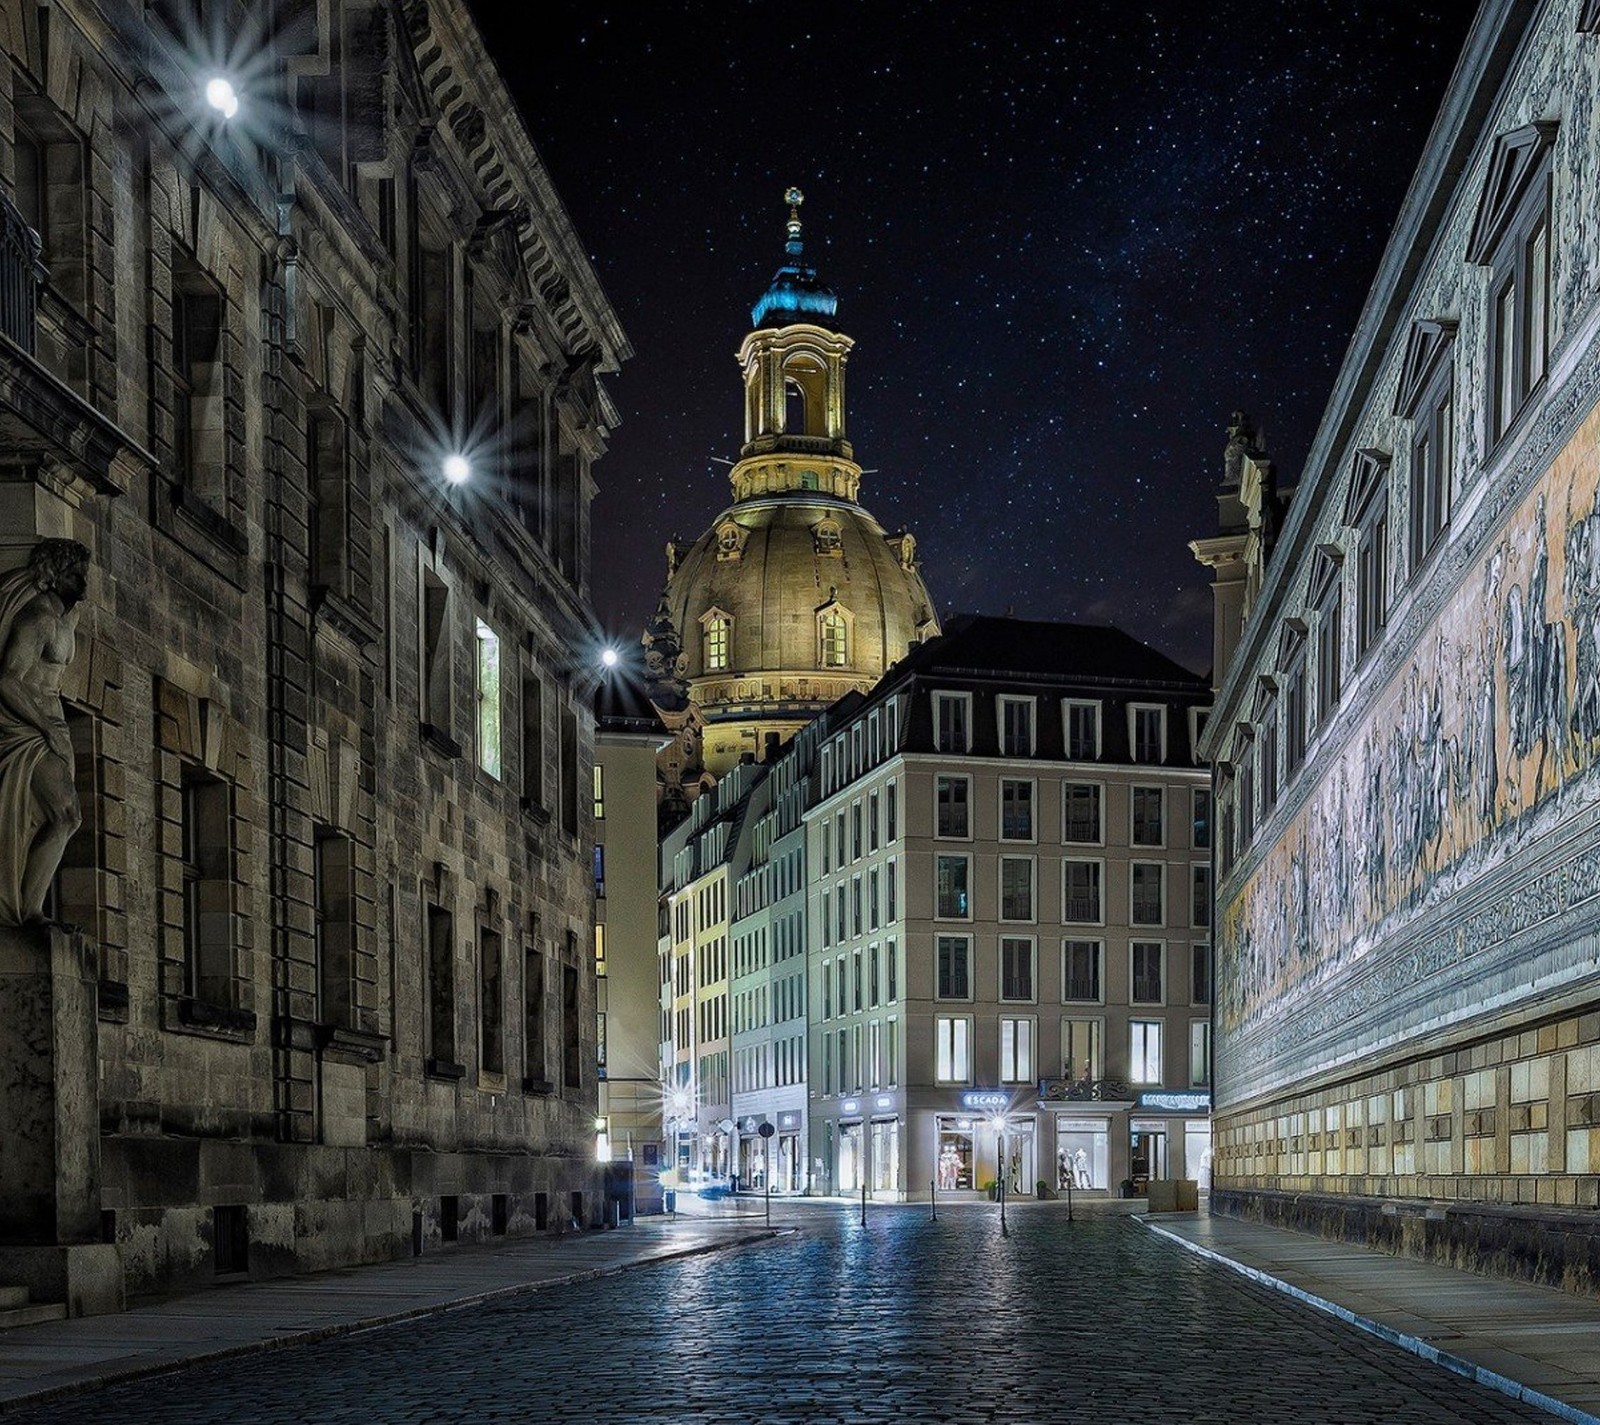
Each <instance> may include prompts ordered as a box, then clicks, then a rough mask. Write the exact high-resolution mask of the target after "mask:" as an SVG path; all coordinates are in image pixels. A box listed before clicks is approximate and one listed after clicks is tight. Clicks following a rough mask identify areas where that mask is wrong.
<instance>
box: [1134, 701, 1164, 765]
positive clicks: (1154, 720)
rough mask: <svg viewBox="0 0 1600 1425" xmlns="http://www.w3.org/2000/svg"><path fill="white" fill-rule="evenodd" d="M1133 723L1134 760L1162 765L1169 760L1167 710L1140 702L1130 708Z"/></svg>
mask: <svg viewBox="0 0 1600 1425" xmlns="http://www.w3.org/2000/svg"><path fill="white" fill-rule="evenodd" d="M1128 717H1129V720H1130V722H1131V725H1132V734H1133V735H1132V743H1133V760H1134V761H1135V762H1142V763H1145V764H1147V765H1149V766H1152V767H1155V766H1160V765H1161V763H1163V762H1165V761H1166V760H1167V710H1166V709H1165V708H1161V707H1146V706H1141V705H1140V704H1138V703H1134V704H1132V705H1131V706H1130V707H1129V708H1128Z"/></svg>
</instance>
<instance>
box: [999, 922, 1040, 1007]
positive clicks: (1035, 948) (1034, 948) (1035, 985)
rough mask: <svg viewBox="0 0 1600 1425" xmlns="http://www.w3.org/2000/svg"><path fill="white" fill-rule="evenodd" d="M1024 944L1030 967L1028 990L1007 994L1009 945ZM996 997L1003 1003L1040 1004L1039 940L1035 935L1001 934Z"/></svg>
mask: <svg viewBox="0 0 1600 1425" xmlns="http://www.w3.org/2000/svg"><path fill="white" fill-rule="evenodd" d="M1008 944H1009V945H1011V946H1013V947H1014V946H1018V945H1023V946H1026V947H1027V967H1028V974H1027V979H1028V985H1027V989H1028V992H1027V993H1026V994H1007V993H1006V987H1007V981H1006V951H1007V946H1008ZM995 998H996V999H998V1000H999V1001H1000V1003H1001V1004H1038V1002H1039V941H1038V937H1037V936H1033V935H1001V936H999V937H998V939H997V940H996V953H995Z"/></svg>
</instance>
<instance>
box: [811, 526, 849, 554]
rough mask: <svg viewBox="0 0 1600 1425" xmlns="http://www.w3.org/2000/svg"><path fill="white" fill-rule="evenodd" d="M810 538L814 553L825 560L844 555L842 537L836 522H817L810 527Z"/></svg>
mask: <svg viewBox="0 0 1600 1425" xmlns="http://www.w3.org/2000/svg"><path fill="white" fill-rule="evenodd" d="M811 538H812V541H813V545H814V547H815V549H816V552H817V553H818V555H820V556H821V557H823V558H825V559H829V558H831V559H837V558H838V557H839V556H840V555H842V554H843V553H844V546H843V537H842V532H841V531H840V529H839V521H838V520H835V519H824V520H818V521H817V523H816V524H814V525H813V526H812V527H811Z"/></svg>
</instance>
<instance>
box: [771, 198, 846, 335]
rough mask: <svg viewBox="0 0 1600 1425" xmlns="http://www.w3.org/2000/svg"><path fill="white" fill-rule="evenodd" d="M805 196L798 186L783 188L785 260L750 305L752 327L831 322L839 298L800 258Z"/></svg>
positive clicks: (802, 258)
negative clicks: (786, 224) (785, 232)
mask: <svg viewBox="0 0 1600 1425" xmlns="http://www.w3.org/2000/svg"><path fill="white" fill-rule="evenodd" d="M805 200H806V198H805V194H804V193H802V192H801V191H800V190H799V189H798V188H788V189H785V190H784V194H783V201H784V202H785V203H787V204H788V205H789V222H788V228H787V231H788V238H787V240H786V241H785V242H784V245H783V251H784V255H785V258H786V261H785V262H784V264H783V266H782V267H780V268H779V269H778V270H777V272H776V273H774V274H773V278H772V281H771V283H769V284H768V286H767V290H766V291H765V292H763V293H762V294H761V297H760V299H759V300H758V301H757V302H756V304H755V306H754V307H752V308H751V309H750V324H751V325H752V326H754V327H765V326H790V325H792V324H793V323H795V322H816V323H820V324H823V325H832V321H833V314H834V312H835V311H836V310H837V309H838V306H839V299H838V297H836V296H835V295H834V293H833V292H832V290H831V289H829V288H827V287H825V286H823V284H822V282H821V281H820V280H819V279H818V277H817V269H816V268H814V267H812V266H811V265H810V264H808V263H807V262H806V261H805V260H804V244H803V243H802V242H801V240H800V205H801V204H802V203H803V202H805Z"/></svg>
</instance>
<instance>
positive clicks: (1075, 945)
mask: <svg viewBox="0 0 1600 1425" xmlns="http://www.w3.org/2000/svg"><path fill="white" fill-rule="evenodd" d="M1103 954H1104V947H1103V946H1102V945H1101V943H1100V941H1098V940H1063V941H1062V942H1061V998H1062V999H1064V1000H1090V1001H1092V1002H1095V1003H1098V1002H1099V1000H1100V961H1101V958H1102V956H1103Z"/></svg>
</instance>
